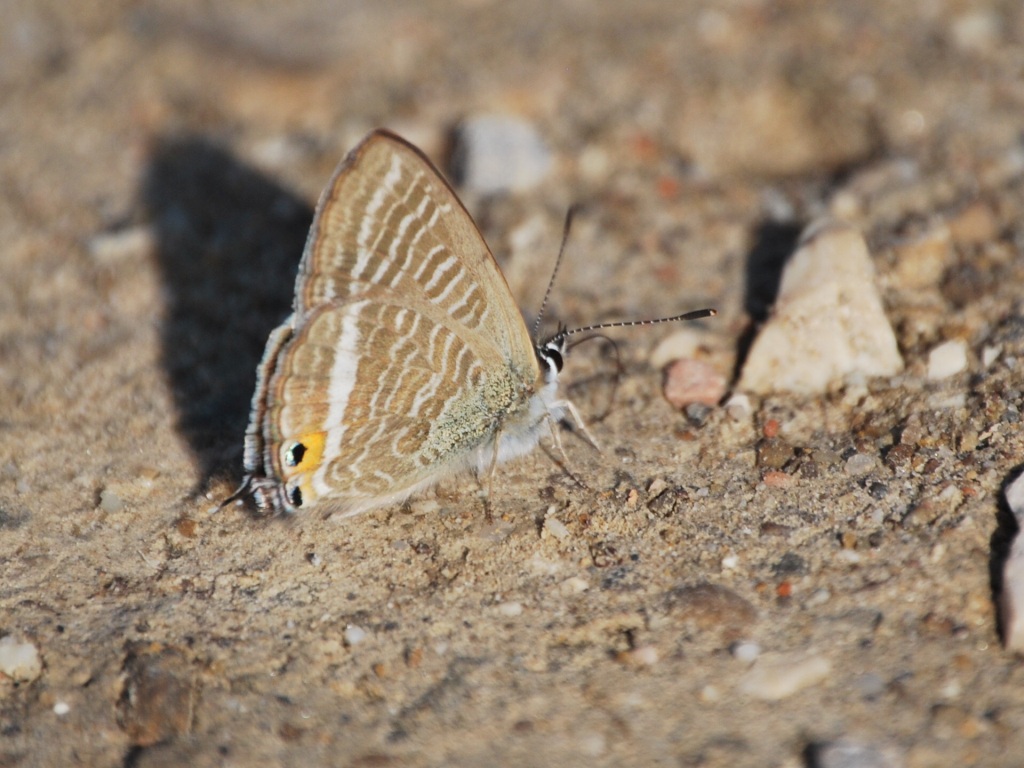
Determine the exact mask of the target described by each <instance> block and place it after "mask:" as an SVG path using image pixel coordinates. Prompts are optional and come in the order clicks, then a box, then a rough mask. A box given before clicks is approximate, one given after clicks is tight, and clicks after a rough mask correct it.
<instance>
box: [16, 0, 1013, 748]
mask: <svg viewBox="0 0 1024 768" xmlns="http://www.w3.org/2000/svg"><path fill="white" fill-rule="evenodd" d="M1022 83H1024V11H1022V10H1021V5H1020V3H1019V2H1018V1H1017V0H1006V2H992V3H985V2H968V1H967V0H963V2H956V1H955V0H937V1H934V0H929V1H928V2H910V3H887V2H876V3H869V2H845V3H804V2H760V1H759V0H752V1H751V2H737V3H727V4H712V3H708V4H700V3H696V2H689V1H688V0H687V1H682V2H681V1H680V0H673V1H672V2H643V0H641V2H638V3H614V2H601V3H584V2H566V3H561V4H553V3H550V2H547V0H545V1H544V2H539V1H535V0H525V1H524V2H517V3H498V2H489V1H488V0H465V1H464V2H460V3H440V2H431V1H430V0H428V1H427V2H418V3H408V4H400V3H394V2H376V3H359V2H352V3H329V2H326V0H297V1H296V2H292V3H287V4H285V3H280V4H268V3H256V2H251V3H246V2H240V1H239V0H229V1H228V2H220V3H205V2H198V1H193V0H181V1H180V2H172V1H171V0H154V1H153V2H125V1H123V0H121V1H118V0H113V1H105V2H87V1H82V2H76V3H73V4H71V3H64V2H50V1H49V0H41V1H40V0H8V1H7V2H4V3H2V4H0V190H2V199H0V269H2V281H0V557H2V560H0V636H4V637H9V638H11V639H10V640H9V641H8V642H18V643H27V644H29V645H31V646H32V647H34V648H35V650H36V651H37V652H38V654H39V659H40V661H41V665H42V666H41V669H38V670H36V671H34V672H31V671H30V672H29V673H28V674H26V675H24V677H23V678H22V679H11V678H8V677H4V676H2V675H0V733H2V734H3V737H2V738H0V765H3V766H67V765H88V766H118V765H124V766H134V767H136V768H142V767H143V766H171V765H175V766H177V765H198V766H205V765H210V766H212V765H233V766H255V765H325V766H326V765H351V766H390V765H396V766H397V765H402V766H405V765H434V766H442V765H444V766H481V765H509V766H511V765H527V766H534V765H536V766H542V765H584V764H586V765H673V766H675V765H679V766H691V765H692V766H698V765H699V766H766V765H770V766H800V765H807V764H809V765H822V766H840V765H842V766H852V765H855V766H868V765H871V766H875V765H892V766H899V765H906V766H949V765H986V766H999V765H1002V766H1014V765H1020V764H1022V762H1024V669H1022V666H1021V662H1020V660H1019V659H1018V658H1015V657H1014V656H1013V655H1011V654H1008V653H1006V652H1005V651H1003V650H1002V647H1001V644H1000V636H999V633H998V622H997V617H996V611H995V604H996V598H997V595H998V590H999V579H998V575H997V574H998V572H999V565H1000V562H1001V558H1002V556H1003V553H1004V552H1005V548H1006V544H1007V541H1008V540H1009V537H1010V536H1011V535H1012V534H1013V532H1014V526H1013V524H1012V523H1011V522H1010V519H1009V514H1008V512H1007V510H1006V508H1005V505H1004V503H1003V502H1002V496H1001V488H1002V486H1003V485H1005V483H1006V482H1007V481H1008V480H1009V479H1010V478H1012V477H1013V475H1014V472H1015V471H1016V470H1017V468H1019V466H1020V465H1021V463H1022V461H1024V437H1022V434H1021V433H1022V430H1021V427H1020V408H1021V404H1022V402H1021V401H1022V394H1021V389H1022V374H1021V365H1022V364H1024V288H1022V286H1024V255H1022V250H1024V144H1022V141H1021V136H1022V130H1024V89H1022ZM484 114H510V115H516V116H519V117H521V118H525V119H526V120H528V121H529V122H530V123H531V124H532V125H533V126H534V128H535V129H536V131H537V132H538V134H539V135H540V136H541V137H543V139H544V141H545V142H546V143H547V145H548V146H549V147H550V149H551V152H552V154H553V157H554V160H555V164H554V168H553V170H552V172H551V173H550V174H549V175H548V176H547V177H546V178H545V179H544V180H543V181H542V182H541V183H540V184H538V185H537V186H536V187H534V188H533V189H531V190H529V191H527V192H517V193H515V194H506V195H497V196H489V197H486V198H484V197H481V196H478V195H473V194H467V195H466V197H465V200H466V204H467V206H468V207H469V209H470V210H471V211H472V212H473V214H474V216H475V217H477V219H478V222H479V224H480V225H481V229H482V230H483V232H484V234H485V236H486V237H487V239H488V241H489V243H490V244H491V246H492V248H493V249H494V251H495V253H496V256H497V257H498V259H499V261H500V262H501V264H502V266H503V268H504V269H505V270H506V273H507V275H508V276H509V281H510V284H511V286H512V288H513V290H514V292H515V293H516V295H517V298H518V299H519V301H520V303H521V306H523V307H524V308H525V309H526V312H527V314H529V315H532V313H533V312H534V311H535V308H536V307H537V305H538V303H539V300H540V296H541V294H542V293H543V289H544V279H545V278H544V275H546V274H547V272H548V270H549V268H550V264H551V261H552V259H553V257H554V253H555V251H556V249H557V244H558V237H559V232H560V228H561V222H562V217H563V215H564V212H565V210H566V208H567V206H568V205H569V204H570V203H573V202H580V203H582V204H583V208H582V210H581V214H580V217H579V221H578V226H577V227H576V229H575V232H574V235H573V239H572V243H571V246H570V250H569V252H568V254H567V259H566V266H565V269H564V271H563V274H562V276H561V279H560V282H559V284H558V285H557V286H556V289H555V293H554V297H553V300H552V305H551V308H550V313H551V314H550V320H551V323H552V325H553V324H554V322H555V321H558V320H562V321H565V322H568V323H570V324H582V323H588V322H595V321H600V320H606V319H613V318H621V317H635V316H650V315H652V314H653V315H656V314H671V313H674V312H677V311H683V310H688V309H696V308H699V307H702V306H714V307H717V308H718V310H719V312H720V315H719V317H718V318H716V319H714V320H709V321H703V322H702V323H699V324H697V325H696V326H695V329H696V331H697V332H698V333H699V334H700V336H699V338H700V343H701V349H700V351H699V355H700V356H701V358H702V359H704V360H706V361H709V362H710V363H711V364H712V365H713V366H714V367H715V368H716V369H717V370H719V371H720V372H721V373H723V374H725V375H727V376H729V377H732V376H734V374H735V369H736V366H737V364H738V360H739V359H740V358H741V356H742V354H743V352H744V350H745V349H746V348H747V346H748V345H749V342H750V339H751V337H752V333H753V332H754V331H755V330H756V327H757V323H758V322H760V321H761V320H763V319H764V317H765V314H766V312H767V308H768V307H769V306H770V301H771V294H772V291H773V290H774V286H775V284H776V282H777V280H778V270H779V266H780V264H781V263H782V261H783V260H784V258H785V256H786V255H787V254H788V253H790V252H791V250H792V248H793V245H794V242H795V239H796V236H797V235H798V233H799V231H800V229H801V227H802V226H803V225H804V224H806V223H807V222H809V221H811V220H813V219H815V218H818V217H819V216H821V215H823V214H832V215H836V216H840V217H842V218H844V219H846V220H847V221H850V222H852V223H853V224H854V225H855V226H857V227H858V228H859V229H860V230H861V231H862V232H863V233H864V235H865V236H866V237H867V239H868V243H869V245H870V248H871V253H872V256H873V259H874V262H875V266H876V269H877V271H878V279H879V285H880V287H881V289H882V292H883V299H884V303H885V307H886V312H887V314H888V316H889V319H890V321H891V323H892V326H893V328H894V329H895V331H896V334H897V339H898V341H899V346H900V351H901V353H902V354H903V357H904V360H905V362H906V370H905V372H904V373H903V374H900V375H898V376H895V377H892V378H887V379H872V380H868V381H860V382H846V384H845V385H843V383H842V382H840V383H839V384H837V385H836V386H835V387H834V388H833V389H832V390H830V391H829V392H827V393H825V394H821V395H818V396H801V397H794V396H791V395H785V394H777V395H771V396H769V397H766V398H755V399H754V400H753V407H752V410H751V411H750V412H749V413H747V414H744V413H743V412H742V410H740V411H738V412H734V413H733V415H730V413H729V412H727V410H726V409H724V408H716V409H714V410H713V411H712V412H711V413H710V414H706V418H697V419H696V422H697V423H695V421H694V419H693V418H687V417H686V416H684V415H683V414H681V413H679V412H678V411H676V410H674V409H673V408H672V407H671V406H670V405H669V404H668V403H667V402H666V401H665V399H664V398H663V397H662V394H661V387H662V379H661V376H662V374H661V372H660V371H659V370H658V368H656V367H655V366H653V365H652V364H651V362H650V361H651V358H650V352H651V350H652V349H653V348H654V346H655V345H656V344H657V343H658V342H659V341H661V340H662V339H663V338H665V337H666V336H668V335H669V334H670V333H671V329H667V330H666V329H663V328H651V329H646V330H640V331H635V332H628V333H621V334H616V339H617V341H618V350H619V357H620V359H621V362H622V364H623V366H624V369H625V372H624V375H623V377H622V380H621V382H620V384H619V386H618V388H617V390H616V391H615V392H614V398H613V399H611V400H610V398H611V397H612V394H613V393H612V389H613V387H612V385H611V383H612V380H613V374H614V371H615V356H614V354H612V353H611V351H610V350H609V348H608V347H607V345H606V346H604V347H602V345H600V344H593V345H589V346H583V347H580V348H579V349H578V350H575V351H574V355H573V357H572V359H571V360H570V363H569V366H568V368H567V371H566V372H565V374H564V376H563V380H564V381H565V382H567V383H568V386H567V388H566V391H567V392H568V394H569V396H570V397H571V398H572V399H573V400H574V401H575V403H576V404H577V406H578V407H579V408H580V410H581V412H582V413H583V414H584V416H585V418H587V419H588V421H589V422H590V428H591V430H592V431H593V432H594V434H595V436H596V437H597V439H598V440H599V441H600V443H601V445H602V446H603V450H602V451H601V452H596V451H594V450H593V449H592V448H590V447H589V446H588V445H587V444H586V443H585V442H584V441H582V440H579V439H577V436H576V435H573V434H572V433H571V431H568V430H567V431H565V432H564V434H563V442H564V443H565V445H566V450H567V453H568V456H569V462H570V464H571V469H572V471H573V473H574V474H575V475H577V476H578V477H579V478H581V479H582V481H583V482H584V483H585V484H586V488H581V487H580V486H579V485H577V484H575V483H574V482H573V480H572V479H571V478H570V477H569V476H568V475H567V474H566V473H565V472H563V471H562V470H561V469H560V468H559V466H558V465H557V464H556V463H555V462H554V461H553V460H552V458H551V457H550V456H548V455H546V454H545V452H544V451H537V452H535V454H534V455H532V456H531V457H529V458H527V459H524V460H521V461H519V462H518V463H515V464H513V465H511V466H507V467H503V468H502V469H501V470H500V472H499V474H498V477H497V479H496V482H495V484H494V493H493V497H492V502H493V504H494V505H495V508H496V510H497V512H498V516H497V517H496V519H495V520H494V521H493V522H491V523H488V522H487V521H486V520H485V517H484V515H483V508H482V504H481V499H480V495H479V490H478V489H479V486H478V485H477V483H476V482H475V480H474V479H473V478H472V477H467V478H461V479H456V480H453V481H449V482H447V483H445V484H444V485H443V486H442V487H441V488H440V490H439V491H438V492H437V493H436V494H426V495H425V496H421V497H419V498H418V499H416V500H415V501H414V502H413V503H412V504H410V505H409V506H407V507H404V508H394V509H386V510H381V511H378V512H373V513H368V514H366V515H363V516H361V517H357V518H354V519H350V520H345V521H341V522H336V521H333V520H322V519H320V518H319V516H314V515H309V516H297V517H296V518H294V519H260V518H257V517H255V516H254V515H253V514H251V513H248V512H246V511H245V510H244V509H243V508H240V507H233V508H230V509H227V510H224V511H222V512H220V513H219V514H216V515H212V516H211V514H210V510H211V508H213V507H214V506H215V504H216V502H217V501H218V500H220V499H223V498H224V497H225V496H226V495H227V494H228V493H229V492H230V491H231V490H232V489H233V487H234V486H235V485H236V484H237V482H238V481H239V479H240V459H241V444H242V434H243V431H244V429H245V423H246V420H247V416H248V406H249V398H250V396H251V393H252V388H253V384H254V371H255V367H256V363H257V361H258V359H259V355H260V354H261V352H262V349H263V344H264V342H265V340H266V335H267V333H268V331H269V330H270V329H271V328H272V327H273V326H274V325H275V324H276V323H277V322H279V321H280V319H281V317H282V316H283V315H284V314H285V313H286V312H287V309H288V305H289V302H290V299H291V291H292V280H293V276H294V270H295V266H296V263H297V260H298V256H299V253H300V251H301V248H302V244H303V240H304V238H305V233H306V229H307V227H308V225H309V220H310V217H311V215H312V204H313V202H314V201H315V200H316V197H317V195H318V194H319V192H320V190H321V188H322V186H323V185H324V183H325V182H326V180H327V179H328V177H329V175H330V173H331V170H332V168H333V167H334V165H335V164H336V163H337V162H338V160H339V159H340V158H341V157H342V156H343V155H344V153H345V152H346V151H347V150H348V149H349V148H351V147H352V146H353V145H354V144H355V143H356V142H357V141H358V140H359V138H361V136H362V135H363V134H364V133H365V132H366V131H367V130H369V129H371V128H373V127H375V126H378V125H385V126H388V127H390V128H392V129H393V130H396V131H398V132H399V133H401V134H403V135H405V136H406V137H407V138H409V139H410V140H411V141H413V142H414V143H417V144H418V145H420V146H421V147H422V148H423V149H424V151H426V152H427V153H428V154H430V155H432V156H434V157H436V158H438V159H439V160H441V161H443V158H444V153H445V151H446V147H447V139H448V137H449V132H450V130H451V129H452V128H453V127H454V126H456V125H458V123H459V121H460V120H463V119H465V118H467V117H473V116H476V115H484ZM950 339H953V340H956V339H959V340H963V341H964V342H966V344H967V349H968V365H967V368H966V370H964V371H962V372H959V373H956V374H954V375H952V376H949V377H946V378H942V379H938V380H933V379H929V378H928V375H927V374H928V360H929V352H930V351H931V350H932V349H933V348H934V347H936V346H937V345H938V344H940V343H941V342H943V341H947V340H950ZM609 402H611V407H610V410H609V408H608V405H609ZM606 410H607V411H608V413H607V415H606V416H605V417H604V418H602V414H603V413H604V412H605V411H606ZM692 415H693V414H691V416H692ZM864 457H866V458H864ZM851 459H853V461H852V462H851ZM755 657H756V661H755V660H754V659H755ZM769 673H772V674H774V675H775V678H772V679H769V680H768V681H767V682H765V678H766V677H768V678H771V674H769ZM773 679H774V680H775V682H773V681H772V680H773ZM779 680H781V681H782V682H779ZM773 699H774V700H773ZM851 756H852V757H851ZM842 760H846V761H847V762H841V761H842ZM854 761H859V762H854Z"/></svg>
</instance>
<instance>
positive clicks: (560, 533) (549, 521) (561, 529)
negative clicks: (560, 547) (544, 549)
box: [544, 517, 572, 541]
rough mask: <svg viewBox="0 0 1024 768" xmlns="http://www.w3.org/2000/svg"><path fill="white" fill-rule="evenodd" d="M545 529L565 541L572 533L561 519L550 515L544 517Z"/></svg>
mask: <svg viewBox="0 0 1024 768" xmlns="http://www.w3.org/2000/svg"><path fill="white" fill-rule="evenodd" d="M544 530H545V531H547V532H548V533H550V534H551V535H552V536H554V537H555V538H556V539H558V540H559V541H565V540H566V539H568V538H569V537H570V536H571V535H572V534H571V533H570V532H569V529H568V528H567V527H566V526H565V523H563V522H562V521H561V520H559V519H558V518H557V517H548V518H545V519H544Z"/></svg>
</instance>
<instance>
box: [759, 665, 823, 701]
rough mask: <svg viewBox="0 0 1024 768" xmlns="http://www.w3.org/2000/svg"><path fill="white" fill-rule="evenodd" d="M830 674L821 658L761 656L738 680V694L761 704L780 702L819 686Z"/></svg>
mask: <svg viewBox="0 0 1024 768" xmlns="http://www.w3.org/2000/svg"><path fill="white" fill-rule="evenodd" d="M831 672H832V663H831V662H830V661H829V660H828V659H826V658H825V657H824V656H819V655H811V656H803V657H797V656H784V657H783V656H772V657H769V656H767V655H765V656H762V657H761V658H760V659H758V660H757V662H756V663H755V664H754V666H753V667H751V669H750V670H749V671H747V673H746V674H745V675H743V677H742V679H741V680H740V684H739V689H740V692H741V693H744V694H746V695H748V696H751V697H753V698H755V699H761V700H762V701H779V700H780V699H784V698H786V697H787V696H792V695H793V694H794V693H796V692H797V691H799V690H802V689H804V688H809V687H810V686H812V685H816V684H818V683H820V682H821V681H822V680H824V679H825V678H827V677H828V676H829V675H830V674H831Z"/></svg>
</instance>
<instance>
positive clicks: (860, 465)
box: [843, 453, 876, 477]
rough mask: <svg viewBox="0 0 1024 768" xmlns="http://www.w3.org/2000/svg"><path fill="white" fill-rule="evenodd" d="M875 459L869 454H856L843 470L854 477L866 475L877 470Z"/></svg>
mask: <svg viewBox="0 0 1024 768" xmlns="http://www.w3.org/2000/svg"><path fill="white" fill-rule="evenodd" d="M875 464H876V461H875V457H874V456H872V455H871V454H868V453H855V454H853V456H851V457H850V458H848V459H847V460H846V464H845V465H844V466H843V469H845V470H846V474H848V475H853V476H854V477H856V476H857V475H864V474H867V473H868V472H870V471H871V470H873V469H874V468H875Z"/></svg>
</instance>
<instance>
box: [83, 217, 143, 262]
mask: <svg viewBox="0 0 1024 768" xmlns="http://www.w3.org/2000/svg"><path fill="white" fill-rule="evenodd" d="M86 247H87V248H88V250H89V255H90V256H92V257H93V259H95V260H96V262H97V263H98V264H100V265H101V266H104V267H114V266H120V265H121V264H123V263H125V262H129V261H135V260H138V259H142V258H145V257H146V256H147V255H149V254H150V253H152V252H153V250H154V249H155V248H156V235H155V233H154V232H153V228H152V227H151V226H148V225H139V226H135V227H129V228H127V229H121V230H117V231H115V232H101V233H99V234H96V235H93V236H92V238H90V239H89V242H88V244H87V246H86Z"/></svg>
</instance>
